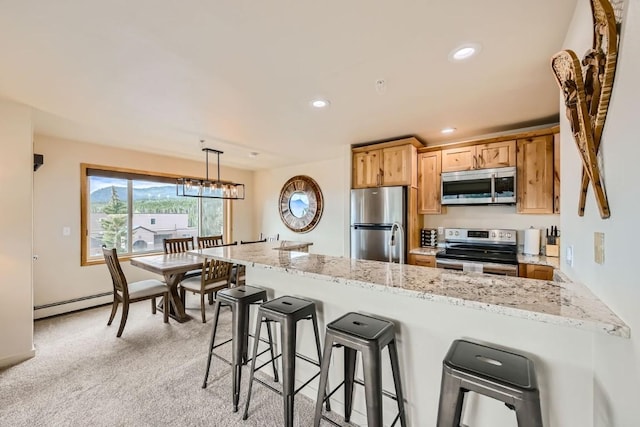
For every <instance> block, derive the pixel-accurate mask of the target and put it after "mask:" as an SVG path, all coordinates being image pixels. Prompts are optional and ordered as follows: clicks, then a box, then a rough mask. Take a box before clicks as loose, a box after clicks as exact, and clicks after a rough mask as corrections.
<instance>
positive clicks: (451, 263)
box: [436, 258, 462, 270]
mask: <svg viewBox="0 0 640 427" xmlns="http://www.w3.org/2000/svg"><path fill="white" fill-rule="evenodd" d="M438 264H440V265H443V266H445V267H444V268H446V266H452V267H457V268H459V269H460V270H462V262H460V261H450V260H448V259H438V258H436V267H438Z"/></svg>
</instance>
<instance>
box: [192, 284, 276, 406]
mask: <svg viewBox="0 0 640 427" xmlns="http://www.w3.org/2000/svg"><path fill="white" fill-rule="evenodd" d="M266 301H267V291H266V290H264V289H261V288H257V287H254V286H237V287H235V288H227V289H224V290H221V291H218V293H217V296H216V305H215V308H214V319H213V329H212V331H211V342H210V343H209V357H208V360H207V370H206V372H205V375H204V382H203V383H202V388H206V387H207V379H208V378H209V369H210V368H211V358H212V356H216V357H219V358H220V359H222V360H223V361H225V362H226V363H229V361H227V360H225V359H223V358H222V357H220V356H218V355H217V354H215V353H214V352H213V350H214V349H216V348H218V347H220V346H221V345H224V344H227V343H228V342H230V341H233V344H232V345H233V349H232V361H231V363H230V365H231V366H232V367H233V374H232V375H233V380H232V383H233V389H232V392H233V412H237V411H238V402H239V400H240V382H241V378H242V365H246V364H247V362H248V360H249V359H248V355H247V349H248V344H249V337H250V336H251V335H250V334H249V309H250V307H251V305H254V304H259V303H264V302H266ZM223 305H225V306H229V307H230V308H231V312H232V321H231V339H228V340H226V341H224V342H221V343H218V344H215V338H216V331H217V329H218V317H219V316H220V307H221V306H223ZM267 335H268V337H269V339H268V340H267V341H265V340H264V339H262V338H260V335H255V336H254V340H255V342H256V344H257V342H258V341H262V342H266V343H267V344H269V348H268V349H267V350H264V351H263V352H262V353H258V354H257V356H260V355H261V354H264V353H266V352H267V351H271V357H272V358H273V346H272V345H271V344H272V336H271V328H270V327H269V325H267ZM256 352H257V345H255V346H254V352H253V357H252V358H256V357H257V356H256ZM273 376H274V380H275V381H276V382H277V381H278V370H277V368H276V364H275V361H274V362H273Z"/></svg>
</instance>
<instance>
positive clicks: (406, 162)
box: [382, 145, 416, 185]
mask: <svg viewBox="0 0 640 427" xmlns="http://www.w3.org/2000/svg"><path fill="white" fill-rule="evenodd" d="M415 157H416V147H414V146H413V145H400V146H398V147H389V148H383V149H382V160H383V164H382V185H412V179H411V174H412V173H413V170H414V168H412V167H411V166H412V160H414V159H415ZM413 181H414V183H415V180H413ZM414 185H415V184H414Z"/></svg>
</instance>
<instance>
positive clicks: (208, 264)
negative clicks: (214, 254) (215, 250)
mask: <svg viewBox="0 0 640 427" xmlns="http://www.w3.org/2000/svg"><path fill="white" fill-rule="evenodd" d="M231 267H233V264H232V263H230V262H226V261H219V260H217V259H209V258H205V259H204V262H203V263H202V281H201V284H202V289H204V287H205V286H207V285H208V284H209V283H214V282H220V281H222V280H225V281H226V283H225V284H224V285H221V287H228V286H229V283H230V282H231Z"/></svg>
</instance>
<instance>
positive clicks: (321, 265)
mask: <svg viewBox="0 0 640 427" xmlns="http://www.w3.org/2000/svg"><path fill="white" fill-rule="evenodd" d="M281 244H282V243H281V242H266V243H259V244H253V245H242V246H229V247H221V248H209V249H204V250H198V251H193V253H197V254H200V255H203V256H208V257H212V258H216V259H221V260H226V261H229V262H234V263H238V264H243V265H246V267H247V284H249V285H254V286H260V287H264V288H266V289H267V290H268V292H269V297H270V298H273V297H278V296H281V295H284V294H289V295H297V296H301V297H306V298H309V299H312V300H315V301H317V303H318V310H319V320H320V327H321V329H322V328H324V324H326V323H328V322H330V321H331V320H333V319H335V318H337V317H338V316H340V315H342V314H344V313H345V312H347V311H360V312H363V313H368V314H372V315H376V316H381V317H384V318H388V319H390V320H393V321H394V322H396V324H397V325H398V326H399V331H400V333H399V352H400V359H401V370H402V372H403V381H404V384H403V387H404V388H405V396H406V400H407V406H406V408H407V411H408V415H409V417H410V419H411V420H412V422H411V425H432V424H433V423H434V422H435V417H436V413H437V402H438V397H439V388H440V369H441V362H442V358H443V357H444V355H445V353H446V351H447V349H448V347H449V345H450V344H451V342H452V341H453V340H454V339H457V338H468V339H473V340H476V341H480V342H486V343H490V344H493V345H497V346H503V347H505V348H512V349H514V350H516V351H518V352H521V353H524V354H527V355H528V356H529V357H530V358H532V359H533V360H534V362H535V364H536V369H537V373H538V381H539V383H540V387H541V396H542V404H543V408H542V409H543V418H544V420H545V425H562V426H571V425H585V426H589V425H592V412H591V411H590V410H589V408H592V407H593V399H594V385H593V382H594V379H593V348H592V337H593V334H608V335H612V336H617V337H620V338H621V339H624V338H628V337H629V336H630V330H629V327H628V326H627V325H626V324H625V323H624V322H623V321H622V320H621V319H619V318H618V317H617V316H616V315H615V314H614V313H613V312H611V310H609V309H608V308H607V307H606V306H605V305H604V304H603V303H602V302H601V301H600V300H598V299H597V298H596V297H595V296H594V295H593V294H592V293H591V292H590V291H589V290H588V289H587V288H586V287H584V286H582V285H581V284H578V283H571V282H556V281H541V280H532V279H523V278H516V277H502V276H490V275H483V274H474V273H463V272H452V271H448V270H442V269H435V268H426V267H419V266H411V265H399V264H389V263H385V262H377V261H364V260H355V259H349V258H344V257H334V256H325V255H318V254H309V253H302V252H295V251H281V250H273V249H275V248H277V247H278V246H280V245H281ZM300 335H301V337H300V342H301V347H300V349H301V351H302V352H303V353H306V354H312V353H311V352H310V351H309V349H310V348H312V344H313V343H312V339H311V335H310V330H307V329H305V328H303V330H302V332H301V334H300ZM338 365H339V363H338ZM305 368H306V367H301V372H303V375H302V377H301V378H304V372H305ZM307 372H308V373H312V372H313V371H312V370H310V369H308V371H307ZM337 372H340V369H339V368H336V369H335V372H333V374H335V375H336V376H335V377H334V378H333V380H332V383H333V384H338V382H339V381H338V376H337ZM384 384H385V386H387V387H389V388H390V384H391V383H390V378H386V377H385V378H384ZM361 394H362V393H361ZM309 396H310V397H312V398H315V395H313V392H310V394H309ZM360 397H362V396H360ZM392 403H393V402H389V405H390V406H389V408H388V410H385V414H393V410H392V408H393V404H392ZM385 404H386V403H385ZM336 408H337V410H338V411H340V409H339V408H340V406H339V404H338V405H336ZM362 408H363V401H359V402H358V406H356V407H355V409H360V410H361V411H362ZM385 409H387V408H386V407H385ZM470 411H471V412H474V411H476V412H475V413H474V420H485V423H486V424H483V423H482V422H481V423H479V424H478V423H476V424H474V425H491V424H492V423H493V425H501V424H502V423H503V421H502V420H503V419H505V418H504V417H507V418H506V419H507V420H509V419H511V418H509V417H512V416H513V415H512V414H511V413H510V411H508V410H505V409H504V407H503V406H501V405H497V406H492V405H491V402H486V401H482V402H481V401H479V400H474V399H470V400H469V405H468V409H467V412H470ZM356 422H357V420H356ZM506 423H508V421H507V422H506Z"/></svg>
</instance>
